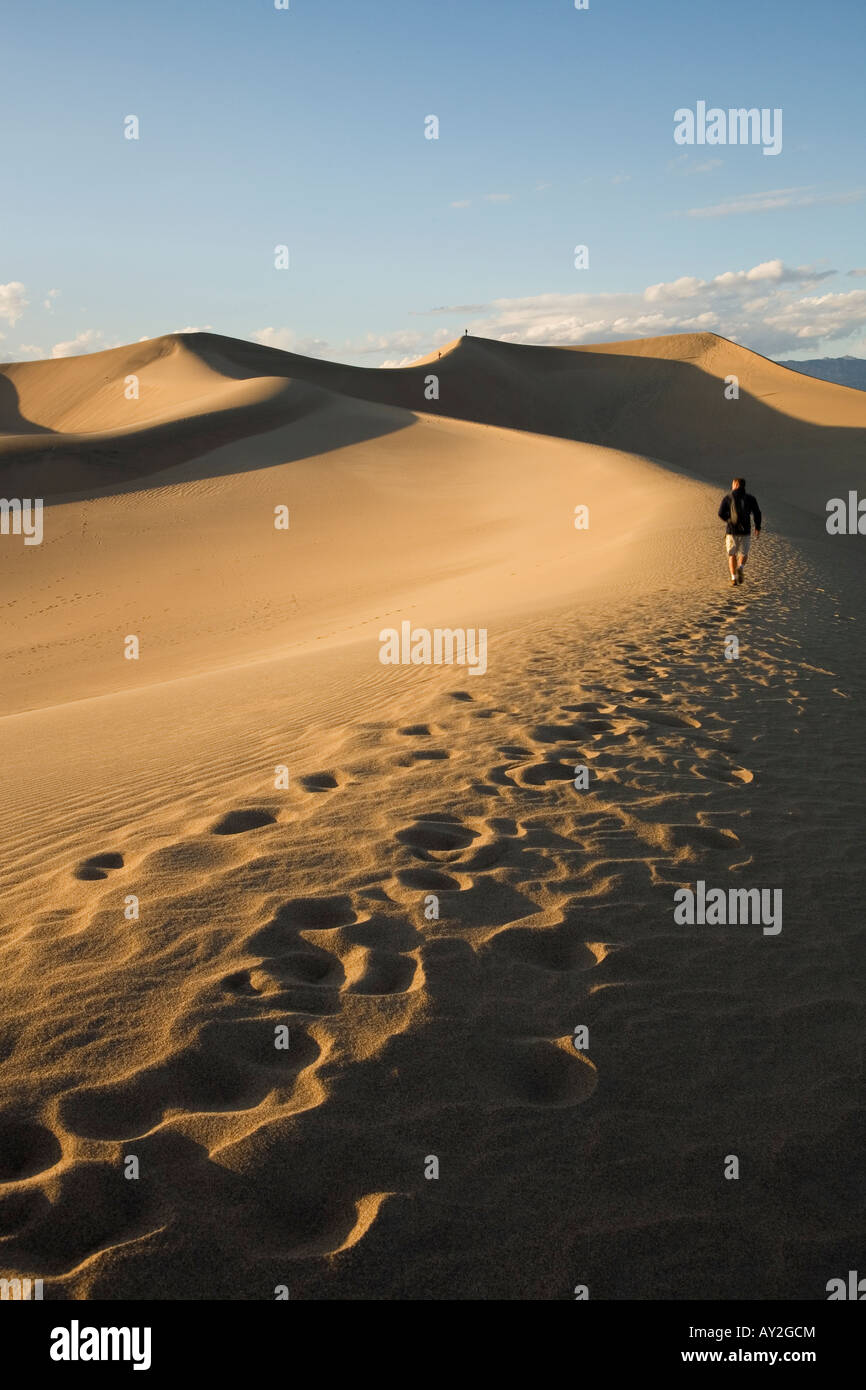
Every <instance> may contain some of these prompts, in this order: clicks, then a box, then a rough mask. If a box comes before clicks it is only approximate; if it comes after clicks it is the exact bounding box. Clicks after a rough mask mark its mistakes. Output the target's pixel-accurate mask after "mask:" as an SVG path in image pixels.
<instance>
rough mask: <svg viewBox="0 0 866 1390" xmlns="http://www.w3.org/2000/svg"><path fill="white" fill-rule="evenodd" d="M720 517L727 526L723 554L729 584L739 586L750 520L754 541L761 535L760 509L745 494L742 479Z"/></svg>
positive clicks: (724, 503)
mask: <svg viewBox="0 0 866 1390" xmlns="http://www.w3.org/2000/svg"><path fill="white" fill-rule="evenodd" d="M719 516H720V517H721V518H722V521H725V522H727V525H726V527H725V550H726V551H727V555H728V564H729V566H730V569H731V583H732V584H742V582H743V566H744V565H745V563H746V561H747V560H748V558H749V551H750V549H751V546H752V517H754V518H755V539H757V537H758V536H759V535H760V534H761V508H760V507H759V506H758V501H757V498H755V497H753V496H752V494H751V493H750V492H746V480H745V478H735V479H734V481H733V482H732V483H731V490H730V492H726V493H725V495H724V497H723V498H722V505H721V506H720V507H719Z"/></svg>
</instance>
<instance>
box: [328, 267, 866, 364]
mask: <svg viewBox="0 0 866 1390" xmlns="http://www.w3.org/2000/svg"><path fill="white" fill-rule="evenodd" d="M836 273H837V272H835V271H833V270H829V269H825V270H819V269H817V268H816V267H815V266H808V265H806V266H786V265H785V264H784V262H783V261H781V260H779V259H775V260H769V261H763V262H761V263H760V264H759V265H755V266H752V267H751V268H749V269H745V270H728V271H724V272H723V273H721V274H719V275H716V276H715V277H713V278H712V279H711V280H702V279H700V278H699V277H697V276H691V275H683V276H680V277H679V278H678V279H676V280H672V281H669V282H666V283H665V282H662V283H659V284H656V285H649V286H648V287H647V288H646V289H645V290H643V291H636V292H631V293H629V292H624V293H607V294H540V295H534V296H529V297H526V298H522V299H498V300H494V301H493V302H492V303H490V304H488V305H484V306H477V307H478V310H479V314H478V315H473V316H472V317H468V313H467V321H468V324H469V326H470V327H471V330H472V332H473V333H475V334H478V335H480V336H482V337H486V338H498V339H501V340H502V341H504V342H514V343H537V344H543V345H549V346H554V347H555V346H566V345H572V344H581V343H593V342H615V341H616V340H617V339H628V338H640V337H647V336H656V335H658V336H661V335H664V334H668V333H695V332H701V331H707V332H714V333H719V334H721V335H723V336H724V337H726V338H731V339H732V340H733V341H735V342H740V343H743V344H745V345H746V346H747V347H751V348H754V349H755V350H756V351H757V352H762V353H765V354H766V355H767V356H785V354H786V353H790V352H792V351H795V350H796V348H797V347H798V346H800V347H802V346H803V340H804V339H808V340H809V341H810V342H811V343H813V344H817V343H818V342H820V341H821V340H825V341H829V340H832V339H838V338H847V337H848V336H849V335H855V334H862V333H863V332H864V330H866V291H863V290H852V291H849V292H847V293H839V294H820V295H816V294H815V289H816V288H817V286H818V285H819V284H820V283H821V282H822V281H823V280H825V279H828V278H829V277H831V276H833V275H835V274H836ZM463 307H464V309H465V310H467V311H468V310H469V309H470V308H475V307H476V306H469V305H466V306H463ZM426 312H428V313H433V312H448V313H450V314H452V315H453V314H455V313H456V310H455V308H453V307H452V308H450V309H447V310H445V309H443V310H428V311H426ZM452 324H453V319H452ZM462 328H463V324H462V323H459V322H458V324H455V325H454V330H456V331H453V330H449V329H442V330H441V332H442V334H444V335H445V336H447V337H454V336H456V332H460V331H462ZM412 339H413V340H412V341H409V339H408V337H407V335H406V334H393V335H386V336H384V337H382V338H379V339H376V340H375V343H373V342H370V343H366V344H364V345H359V346H358V347H357V349H356V352H357V353H361V352H371V353H372V352H375V351H377V350H379V351H383V352H384V351H387V352H388V356H389V360H391V359H396V360H397V361H400V360H402V354H404V353H406V352H409V351H412V350H414V351H415V353H416V356H421V355H423V354H424V353H426V352H428V351H429V350H430V348H431V347H434V346H435V345H436V343H435V340H434V339H431V337H430V336H429V335H425V336H421V335H417V334H416V335H412Z"/></svg>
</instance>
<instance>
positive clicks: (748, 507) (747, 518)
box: [719, 488, 761, 536]
mask: <svg viewBox="0 0 866 1390" xmlns="http://www.w3.org/2000/svg"><path fill="white" fill-rule="evenodd" d="M735 499H736V503H737V506H736V512H737V518H738V519H737V524H736V525H735V524H734V522H733V521H732V520H731V503H732V502H733V501H734V500H735ZM719 516H720V517H721V518H722V521H726V522H727V523H728V524H727V526H726V527H725V535H726V536H750V535H751V534H752V521H751V518H752V517H754V518H755V530H756V531H760V529H761V508H760V507H759V506H758V502H757V499H756V498H754V497H753V496H752V494H751V493H750V492H744V491H743V490H742V488H737V490H736V492H726V493H725V495H724V497H723V498H722V505H721V506H720V507H719Z"/></svg>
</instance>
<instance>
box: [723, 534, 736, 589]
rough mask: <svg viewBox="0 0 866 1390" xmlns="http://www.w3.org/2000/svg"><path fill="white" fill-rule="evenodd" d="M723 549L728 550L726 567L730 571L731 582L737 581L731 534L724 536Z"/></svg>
mask: <svg viewBox="0 0 866 1390" xmlns="http://www.w3.org/2000/svg"><path fill="white" fill-rule="evenodd" d="M725 550H726V551H727V552H728V569H729V570H730V571H731V583H732V584H736V582H737V555H736V552H735V550H734V538H733V536H725Z"/></svg>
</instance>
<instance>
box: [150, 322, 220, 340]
mask: <svg viewBox="0 0 866 1390" xmlns="http://www.w3.org/2000/svg"><path fill="white" fill-rule="evenodd" d="M171 331H172V333H213V331H214V330H213V324H212V323H206V324H204V326H203V327H201V328H192V327H190V326H189V325H187V327H186V328H173V329H172V330H171ZM141 341H142V342H146V341H147V340H146V339H141Z"/></svg>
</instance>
